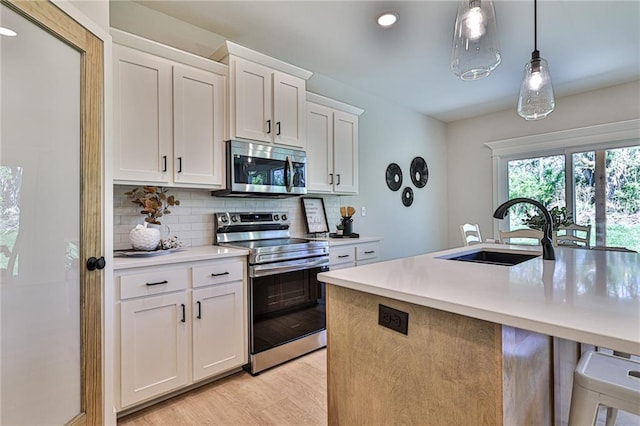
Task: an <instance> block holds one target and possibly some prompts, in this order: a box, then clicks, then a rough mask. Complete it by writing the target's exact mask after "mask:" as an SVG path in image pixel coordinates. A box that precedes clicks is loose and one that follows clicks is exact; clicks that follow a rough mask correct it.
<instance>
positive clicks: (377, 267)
mask: <svg viewBox="0 0 640 426" xmlns="http://www.w3.org/2000/svg"><path fill="white" fill-rule="evenodd" d="M478 250H491V251H500V252H511V253H520V252H529V253H534V254H539V253H540V252H539V250H540V248H539V247H523V246H505V245H495V244H483V245H476V246H471V247H464V248H458V249H452V250H447V251H442V252H437V253H430V254H424V255H419V256H414V257H409V258H404V259H397V260H392V261H387V262H380V263H376V264H372V265H365V266H361V267H357V268H350V269H343V270H339V271H331V272H327V273H322V274H320V275H319V278H320V279H321V280H322V281H325V282H326V283H327V330H328V344H327V347H328V352H327V362H328V393H329V423H330V424H350V423H371V424H382V423H413V424H416V423H423V424H436V425H437V424H490V425H496V424H552V423H553V421H554V417H555V418H556V420H557V416H554V411H557V409H558V407H554V404H557V398H556V399H554V395H553V394H554V392H553V391H554V377H557V376H558V375H559V374H560V372H558V371H554V363H553V360H554V355H555V354H554V349H553V341H554V338H556V339H557V338H559V339H563V341H574V342H582V343H588V344H591V345H595V346H601V347H606V348H611V349H615V350H618V351H621V352H626V353H631V354H640V294H639V293H640V255H638V254H635V253H620V252H605V251H596V250H583V249H573V248H558V249H556V256H557V260H556V261H555V262H554V261H543V260H542V258H541V256H538V257H536V258H534V259H531V260H528V261H525V262H523V263H520V264H517V265H514V266H503V265H493V264H481V263H470V262H463V261H457V260H451V259H450V258H451V257H455V256H459V255H462V254H465V253H470V252H474V251H478ZM380 305H384V306H388V307H391V308H393V309H397V310H399V311H401V312H407V313H408V314H409V315H408V320H406V324H407V328H408V330H407V334H406V335H405V334H403V333H400V332H397V331H394V330H391V329H389V328H387V327H384V326H382V325H379V322H381V323H387V325H389V324H391V325H392V326H393V325H403V322H405V320H404V318H403V317H402V315H401V314H398V315H396V314H393V313H391V314H388V313H386V312H383V313H380ZM556 368H558V366H557V365H556ZM564 374H565V375H566V372H565V373H564ZM556 384H557V383H556ZM556 391H557V390H556ZM564 391H565V392H566V389H565V390H564Z"/></svg>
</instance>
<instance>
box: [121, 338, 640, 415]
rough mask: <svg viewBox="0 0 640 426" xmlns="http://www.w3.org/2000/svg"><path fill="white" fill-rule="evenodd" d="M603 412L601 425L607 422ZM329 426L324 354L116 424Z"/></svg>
mask: <svg viewBox="0 0 640 426" xmlns="http://www.w3.org/2000/svg"><path fill="white" fill-rule="evenodd" d="M604 417H605V412H604V410H603V409H601V410H600V413H599V416H598V421H597V422H596V425H597V426H603V425H604V423H605V421H604V420H605V419H604ZM326 424H327V369H326V350H325V349H322V350H319V351H316V352H313V353H311V354H308V355H305V356H303V357H301V358H298V359H296V360H293V361H290V362H288V363H286V364H282V365H280V366H278V367H276V368H273V369H271V370H267V371H265V372H263V373H262V374H260V375H258V376H256V377H252V376H251V375H249V374H248V373H244V372H243V373H237V374H234V375H233V376H230V377H227V378H225V379H222V380H220V381H217V382H215V383H212V384H210V385H206V386H204V387H202V388H200V389H197V390H194V391H192V392H189V393H187V394H184V395H180V396H177V397H175V398H173V399H170V400H167V401H165V402H162V403H159V404H156V405H154V406H152V407H149V408H147V409H145V410H142V411H138V412H137V413H133V414H130V415H128V416H126V417H123V418H121V419H119V420H118V425H119V426H149V425H158V426H164V425H167V426H169V425H171V426H179V425H185V426H186V425H189V426H191V425H225V426H241V425H242V426H244V425H278V426H289V425H291V426H294V425H295V426H307V425H308V426H314V425H322V426H325V425H326ZM616 425H617V426H640V417H638V416H634V415H633V414H629V413H625V412H620V414H619V416H618V421H617V422H616Z"/></svg>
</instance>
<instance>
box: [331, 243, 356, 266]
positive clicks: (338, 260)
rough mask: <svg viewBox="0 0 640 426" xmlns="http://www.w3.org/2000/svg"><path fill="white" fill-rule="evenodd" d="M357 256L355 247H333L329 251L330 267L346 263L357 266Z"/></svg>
mask: <svg viewBox="0 0 640 426" xmlns="http://www.w3.org/2000/svg"><path fill="white" fill-rule="evenodd" d="M355 261H356V256H355V251H354V249H353V246H347V247H331V248H330V249H329V265H330V266H332V265H340V264H344V263H353V264H355Z"/></svg>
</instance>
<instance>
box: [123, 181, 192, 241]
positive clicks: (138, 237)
mask: <svg viewBox="0 0 640 426" xmlns="http://www.w3.org/2000/svg"><path fill="white" fill-rule="evenodd" d="M168 191H169V190H168V189H167V188H163V187H156V186H143V187H140V188H134V189H132V190H131V191H129V192H125V195H127V196H128V197H129V198H131V202H132V203H134V204H136V205H138V206H140V207H142V210H141V211H140V213H141V214H143V215H145V216H146V217H145V218H144V224H142V225H136V227H135V228H134V229H132V230H131V232H130V233H129V239H130V240H131V245H132V246H133V248H134V249H135V250H143V251H151V250H156V249H157V248H158V245H159V244H160V229H159V225H160V224H161V222H160V218H161V217H162V216H164V215H165V214H169V213H171V210H169V207H173V206H179V205H180V201H178V200H176V198H175V197H174V196H173V195H167V192H168ZM148 225H156V226H155V227H153V226H152V227H149V226H148ZM165 228H166V234H167V235H168V234H169V228H168V227H166V225H165Z"/></svg>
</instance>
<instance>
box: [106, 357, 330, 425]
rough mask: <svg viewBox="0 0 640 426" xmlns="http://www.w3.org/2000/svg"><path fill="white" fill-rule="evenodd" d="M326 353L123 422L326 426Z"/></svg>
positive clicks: (236, 378)
mask: <svg viewBox="0 0 640 426" xmlns="http://www.w3.org/2000/svg"><path fill="white" fill-rule="evenodd" d="M326 371H327V369H326V350H325V349H322V350H319V351H316V352H313V353H311V354H308V355H306V356H303V357H301V358H298V359H296V360H293V361H290V362H288V363H286V364H282V365H280V366H278V367H275V368H272V369H271V370H267V371H264V372H262V373H261V374H260V375H258V376H255V377H252V376H251V375H249V374H248V373H244V372H242V373H237V374H234V375H233V376H230V377H227V378H225V379H222V380H220V381H217V382H214V383H212V384H209V385H207V386H204V387H202V388H199V389H197V390H194V391H192V392H189V393H187V394H184V395H180V396H177V397H175V398H173V399H170V400H167V401H165V402H162V403H159V404H156V405H154V406H152V407H149V408H147V409H145V410H142V411H138V412H136V413H133V414H130V415H128V416H126V417H123V418H121V419H119V420H118V425H119V426H146V425H171V426H174V425H175V426H177V425H282V426H287V425H292V426H293V425H296V426H302V425H326V424H327V374H326Z"/></svg>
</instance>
